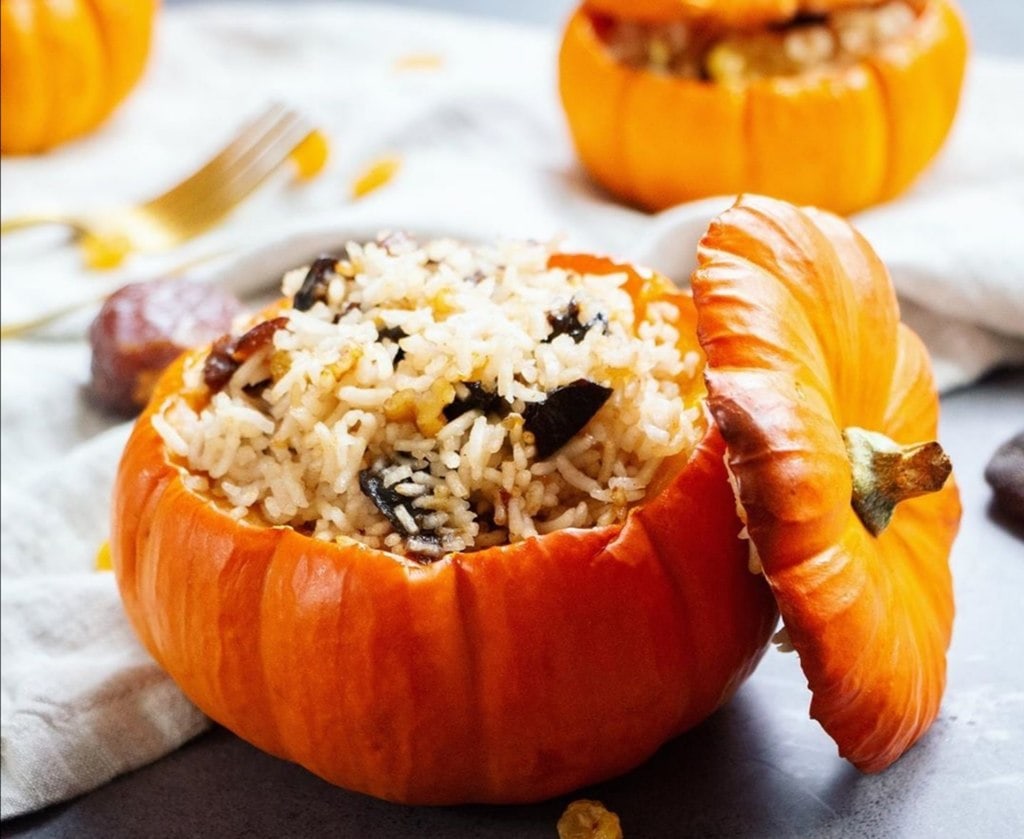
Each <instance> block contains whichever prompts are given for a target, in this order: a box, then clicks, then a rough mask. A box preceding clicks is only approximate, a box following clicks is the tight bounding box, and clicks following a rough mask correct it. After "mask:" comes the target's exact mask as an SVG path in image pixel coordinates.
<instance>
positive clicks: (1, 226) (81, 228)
mask: <svg viewBox="0 0 1024 839" xmlns="http://www.w3.org/2000/svg"><path fill="white" fill-rule="evenodd" d="M48 224H59V225H62V226H64V227H70V228H71V229H72V230H73V231H74V233H75V235H76V236H82V235H84V234H85V233H86V232H88V231H87V230H86V227H85V225H83V224H82V223H81V222H80V221H79V220H78V219H76V218H74V217H73V216H68V215H64V214H63V213H23V214H22V215H18V216H10V217H9V218H5V219H4V220H3V221H0V235H4V234H6V233H13V232H14V231H15V230H24V229H25V228H27V227H41V226H43V225H48Z"/></svg>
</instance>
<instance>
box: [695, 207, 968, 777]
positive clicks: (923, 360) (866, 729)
mask: <svg viewBox="0 0 1024 839" xmlns="http://www.w3.org/2000/svg"><path fill="white" fill-rule="evenodd" d="M698 265H699V267H698V269H697V271H696V272H695V273H694V275H693V289H694V297H695V300H696V303H697V307H698V312H699V315H698V333H699V335H700V339H701V343H702V345H703V347H704V349H705V351H706V353H707V357H708V367H707V370H706V380H707V383H708V391H709V393H708V404H709V406H710V409H711V411H712V414H713V416H714V418H715V421H716V423H717V425H718V427H719V428H720V429H721V432H722V434H723V436H724V437H725V439H726V442H727V445H728V451H729V456H728V459H729V466H730V469H731V471H732V473H733V475H734V476H735V479H736V482H737V486H738V496H739V500H740V502H741V504H742V506H743V509H744V511H745V514H746V517H747V521H748V529H749V533H750V537H751V540H752V542H753V544H754V545H755V547H756V549H757V552H758V555H759V557H760V561H761V564H762V566H763V569H764V575H765V577H766V578H767V580H768V582H769V584H770V585H771V587H772V591H773V592H774V593H775V597H776V599H777V601H778V603H779V608H780V611H781V613H782V617H783V621H784V623H785V626H786V628H787V629H788V634H789V637H790V640H791V641H792V644H793V646H794V648H795V649H796V651H797V652H798V653H799V655H800V662H801V665H802V667H803V670H804V673H805V675H806V676H807V680H808V684H809V686H810V689H811V692H812V695H813V699H812V702H811V714H812V716H813V717H815V718H816V719H817V720H818V721H819V722H820V723H821V724H822V726H823V727H824V728H825V729H826V731H828V733H829V734H830V735H831V736H832V737H833V738H834V739H835V740H836V742H837V743H838V745H839V751H840V754H842V755H843V756H844V757H847V758H848V759H849V760H851V761H852V762H853V763H854V764H855V765H857V766H858V767H859V768H861V769H862V770H864V771H868V772H872V771H878V770H880V769H884V768H885V767H886V766H888V765H889V764H890V763H892V762H893V761H894V760H896V758H898V757H899V756H900V755H901V754H903V752H904V751H905V750H906V749H907V748H909V747H910V745H912V744H913V743H914V742H915V741H916V740H917V739H918V738H919V737H920V736H921V735H922V734H923V733H924V731H925V730H927V728H928V726H929V725H930V724H931V722H932V721H933V720H934V718H935V716H936V714H937V712H938V707H939V702H940V700H941V697H942V693H943V689H944V684H945V670H946V659H945V652H946V649H947V647H948V645H949V640H950V634H951V629H952V621H953V597H952V585H951V580H950V573H949V565H948V557H949V551H950V547H951V544H952V542H953V538H954V536H955V535H956V531H957V526H958V522H959V516H960V505H959V496H958V493H957V489H956V485H955V483H954V482H953V481H952V480H948V481H945V478H946V475H947V474H948V471H949V470H948V463H945V462H944V459H943V457H941V456H939V457H937V458H936V457H934V456H933V455H935V454H936V452H935V449H936V448H937V446H936V445H935V444H933V445H932V446H931V447H928V449H927V450H919V451H918V453H916V454H915V453H914V452H911V461H910V462H909V463H907V462H906V461H900V460H898V459H897V460H896V464H897V467H896V468H897V470H903V472H904V474H905V477H906V478H907V482H908V483H910V484H914V486H913V487H911V489H913V490H914V491H917V490H920V491H927V490H929V489H931V490H933V489H936V488H937V487H938V486H941V487H942V488H941V489H940V490H939V491H938V492H934V493H933V494H930V495H924V496H922V497H916V498H909V500H904V501H902V503H899V504H898V506H896V507H895V510H894V511H891V512H892V517H891V520H889V521H888V522H887V524H886V523H885V522H884V521H878V522H874V523H872V522H871V521H868V520H869V519H870V518H871V517H870V515H869V514H868V513H865V512H861V513H860V514H858V512H857V511H856V510H855V509H854V506H851V503H850V499H851V496H853V499H854V505H857V504H858V503H859V502H860V501H861V500H863V499H862V498H861V497H860V490H859V489H857V487H856V482H855V480H854V478H855V475H856V474H857V473H858V472H860V471H862V470H863V469H864V468H865V466H866V467H867V471H868V472H869V473H870V472H871V468H870V464H865V461H866V460H867V459H866V458H864V457H862V456H861V455H862V454H863V452H859V451H858V449H859V446H858V445H851V444H850V443H849V441H850V440H861V441H864V440H867V441H868V442H865V443H864V445H865V446H867V448H869V449H870V448H871V447H872V446H873V445H874V444H873V443H872V442H870V441H871V440H872V439H875V438H872V437H871V436H870V435H865V434H864V433H863V431H860V429H865V430H867V431H868V432H871V434H874V435H883V436H884V437H885V438H889V439H890V440H892V441H895V442H896V443H899V444H901V445H909V444H914V443H918V442H921V441H931V440H934V439H935V436H936V432H937V423H938V398H937V396H936V392H935V388H934V384H933V382H932V377H931V370H930V366H929V361H928V356H927V352H926V350H925V349H924V346H923V345H922V344H921V342H920V340H919V339H918V338H917V337H916V336H915V335H914V334H913V333H912V332H911V331H910V330H909V329H907V328H906V327H905V326H903V325H902V324H900V323H899V320H898V309H897V305H896V301H895V297H894V295H893V291H892V286H891V284H890V282H889V278H888V274H887V272H886V270H885V267H884V266H883V265H882V263H881V262H880V261H879V260H878V258H877V257H876V256H875V254H874V253H873V252H872V250H871V248H870V246H869V245H868V244H867V243H866V242H865V241H864V240H863V239H862V238H861V237H860V236H859V235H858V234H857V233H856V232H855V231H853V230H852V228H850V227H849V226H848V225H846V224H845V223H844V222H842V221H841V220H839V219H837V218H836V217H834V216H831V215H829V214H827V213H823V212H820V211H815V210H810V209H807V210H798V209H796V208H794V207H791V206H789V205H786V204H784V203H782V202H778V201H772V200H769V199H763V198H750V197H748V198H745V199H742V200H741V201H740V202H738V203H737V205H736V206H735V207H734V208H732V209H731V210H729V211H727V212H726V213H724V214H723V215H722V216H720V217H719V218H718V219H716V220H715V221H714V222H713V223H712V224H711V227H710V228H709V230H708V232H707V234H706V235H705V237H704V238H703V240H702V241H701V243H700V247H699V250H698ZM844 433H845V435H846V438H847V439H844ZM921 451H923V452H924V456H922V454H921ZM853 461H855V462H853ZM909 466H917V467H918V469H917V471H911V470H910V469H909V468H908V467H909ZM876 471H878V470H877V469H876ZM881 477H882V478H885V477H886V476H885V475H882V476H881ZM943 481H945V483H944V485H943ZM884 483H885V481H883V484H884ZM905 489H906V488H904V489H903V490H899V491H898V492H896V493H895V494H896V495H904V496H906V495H912V494H913V492H907V491H904V490H905ZM892 500H893V501H897V500H899V498H893V499H892ZM862 515H863V516H865V520H862V518H861V516H862ZM876 532H877V535H876Z"/></svg>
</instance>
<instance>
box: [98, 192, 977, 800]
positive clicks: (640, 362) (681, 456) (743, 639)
mask: <svg viewBox="0 0 1024 839" xmlns="http://www.w3.org/2000/svg"><path fill="white" fill-rule="evenodd" d="M698 258H699V264H700V267H699V268H698V270H697V272H696V274H695V275H694V278H693V285H694V293H693V295H692V296H691V294H690V293H688V292H683V291H679V290H677V289H675V288H674V287H673V286H672V285H671V284H670V283H668V281H667V280H665V279H664V278H662V277H660V276H659V275H657V274H655V273H652V272H648V271H644V270H642V269H637V268H634V267H632V266H629V265H624V264H618V263H615V262H614V261H612V260H609V259H607V258H604V257H597V256H588V255H582V254H566V253H559V252H557V251H552V250H551V249H548V248H546V247H545V246H540V245H529V246H522V247H519V248H515V247H509V246H495V247H490V246H474V247H470V246H465V245H460V244H458V243H453V242H450V241H445V240H441V241H435V242H430V243H419V242H415V241H412V240H409V239H408V237H401V236H395V235H391V236H387V237H384V238H382V239H381V240H379V241H378V242H374V243H367V244H358V243H352V244H350V245H348V246H346V248H345V249H344V250H343V251H341V252H339V253H335V254H330V255H324V256H322V257H320V258H319V259H317V260H315V261H314V262H312V263H311V264H310V265H309V266H308V267H305V268H303V269H299V270H297V271H295V272H291V273H290V274H289V275H287V276H286V277H285V279H284V283H283V287H284V291H285V293H286V297H285V299H283V300H282V301H281V302H280V303H279V304H277V305H275V306H274V307H272V308H271V309H270V310H267V311H265V312H263V313H262V314H261V315H259V316H257V317H255V318H254V319H253V321H252V322H250V323H248V324H246V325H244V326H242V327H240V328H239V329H238V330H237V331H236V333H233V334H230V335H226V336H224V337H223V338H221V339H218V340H217V341H215V342H214V343H213V344H212V345H209V346H205V347H201V348H197V349H196V350H194V351H193V352H191V353H189V354H186V355H185V356H184V357H183V358H182V359H180V360H179V361H178V362H177V363H175V364H174V365H173V366H172V367H171V368H170V369H169V370H168V372H167V373H166V374H165V375H164V376H163V378H162V379H161V381H160V382H159V384H158V386H157V390H156V393H155V395H154V396H153V399H152V400H151V402H150V403H149V406H148V407H147V409H146V411H145V413H144V414H143V415H142V417H141V418H140V419H139V420H138V422H137V424H136V426H135V429H134V431H133V434H132V436H131V438H130V440H129V442H128V444H127V448H126V450H125V453H124V457H123V460H122V463H121V466H120V469H119V471H118V476H117V480H116V487H115V494H114V505H113V520H112V539H111V552H112V558H113V565H114V569H115V571H116V574H117V579H118V584H119V586H120V590H121V594H122V597H123V600H124V604H125V608H126V610H127V613H128V616H129V618H130V619H131V622H132V624H133V626H134V628H135V630H136V632H137V633H138V635H139V637H140V639H141V640H142V642H143V643H144V644H145V646H146V647H147V649H148V650H149V651H150V652H151V653H152V655H153V656H154V657H155V658H156V660H157V661H158V662H160V664H161V665H162V666H163V667H164V668H165V669H166V670H167V671H168V672H169V673H170V674H171V675H172V676H173V677H174V679H175V680H176V681H177V683H178V684H179V685H180V686H181V688H182V690H183V691H184V692H185V693H186V695H187V696H189V697H190V698H191V699H192V700H193V701H194V702H195V703H196V704H197V705H198V706H199V707H200V708H201V709H202V710H203V711H205V712H206V713H207V714H209V715H210V716H211V717H212V718H213V719H215V720H217V721H218V722H220V723H221V724H223V725H225V726H226V727H228V728H230V729H231V730H233V731H234V732H236V733H237V734H239V735H240V736H241V737H243V738H245V739H247V740H249V741H250V742H252V743H254V744H256V745H257V746H259V747H260V748H262V749H264V750H266V751H268V752H270V753H272V754H275V755H279V756H281V757H283V758H286V759H289V760H294V761H297V762H298V763H301V764H302V765H303V766H306V767H307V768H309V769H310V770H311V771H313V772H315V773H317V774H318V775H320V776H322V777H324V778H326V779H327V780H329V781H331V782H332V783H335V784H339V785H341V786H344V787H347V788H350V789H354V790H358V791H361V792H365V793H368V794H371V795H376V796H380V797H382V798H386V799H390V800H393V801H400V802H405V803H417V804H442V803H455V802H516V801H534V800H541V799H545V798H549V797H551V796H554V795H558V794H561V793H564V792H567V791H569V790H572V789H575V788H578V787H581V786H584V785H586V784H590V783H594V782H597V781H599V780H601V779H605V778H609V777H612V776H614V775H617V774H620V773H622V772H625V771H626V770H628V769H629V768H631V767H633V766H635V765H637V764H639V763H640V762H642V761H643V760H645V759H646V758H647V757H649V756H650V755H651V754H652V753H653V752H654V751H655V750H656V749H657V748H658V747H659V746H660V745H661V744H663V743H664V742H666V741H667V740H668V739H670V738H672V737H674V736H676V735H678V734H679V733H681V732H682V731H684V730H686V729H688V728H690V727H692V726H694V725H696V724H697V723H699V722H700V721H701V720H702V719H704V718H705V717H706V716H707V715H708V714H710V713H711V712H712V711H713V710H714V709H715V708H716V707H718V706H720V705H721V704H722V703H723V702H725V701H727V700H728V699H729V697H730V696H731V695H732V694H733V693H734V692H735V690H736V689H737V687H738V686H739V685H740V684H741V683H742V682H743V680H744V679H745V678H746V677H747V676H748V675H749V674H750V672H751V671H752V670H753V668H754V666H755V665H756V663H757V661H758V660H759V658H760V656H761V655H762V653H763V651H764V648H765V646H766V645H767V643H768V640H769V638H770V636H771V633H772V631H773V630H774V628H775V626H776V623H777V619H778V611H777V609H778V608H779V607H781V611H782V614H783V616H784V619H785V621H786V626H787V629H788V632H789V634H790V637H791V639H792V641H793V644H794V645H795V646H796V648H797V650H798V651H799V652H800V655H801V660H802V663H803V666H804V668H805V670H806V672H807V674H808V677H809V680H810V682H811V687H812V691H813V694H814V700H813V702H814V704H813V705H812V712H813V713H814V714H815V716H817V717H818V719H820V720H821V722H822V724H823V725H824V726H825V727H826V729H827V730H828V731H829V732H830V733H831V734H832V735H833V736H834V737H835V738H836V740H837V742H838V743H839V747H840V751H841V752H842V754H844V755H847V756H849V757H850V759H851V760H853V761H854V762H855V763H856V764H857V765H858V766H861V767H862V768H864V769H867V770H876V769H879V768H882V767H883V766H885V765H887V764H888V763H890V762H891V761H893V760H895V759H896V758H897V757H898V756H899V755H900V754H901V753H902V752H903V751H904V750H905V749H906V748H908V747H909V746H910V745H911V744H912V743H913V742H914V741H915V740H916V739H917V738H918V737H920V736H921V734H923V732H924V731H925V730H926V729H927V728H928V725H929V724H930V722H931V720H932V719H933V718H934V716H935V713H936V711H937V708H938V703H939V700H940V698H941V695H942V689H943V680H944V673H945V649H946V645H947V644H948V639H949V632H950V626H951V621H952V602H951V588H950V578H949V570H948V562H947V560H948V554H949V548H950V544H951V542H952V539H953V536H954V534H955V531H956V525H957V518H958V509H959V508H958V501H957V492H956V488H955V486H954V484H953V483H952V481H951V480H948V479H947V476H948V474H949V464H948V460H947V459H946V458H945V456H944V454H943V453H942V452H941V448H939V446H938V444H937V443H934V442H932V441H933V440H934V436H935V431H936V429H935V419H936V412H937V398H936V395H935V392H934V388H933V387H932V385H931V379H930V374H929V372H928V360H927V356H926V355H925V353H924V351H923V348H922V347H921V345H920V343H919V342H918V341H917V340H916V338H914V336H913V335H912V334H911V333H910V332H909V330H907V329H906V328H905V327H903V326H901V325H900V324H899V322H898V312H897V308H896V301H895V297H894V296H893V293H892V289H891V286H890V284H889V280H888V276H887V274H886V272H885V269H884V267H883V266H882V265H881V263H879V261H878V260H877V258H876V257H875V256H874V254H873V253H872V252H871V250H870V248H869V247H868V246H867V244H866V243H865V242H864V241H863V240H862V239H861V238H859V237H858V236H857V234H856V233H854V232H853V231H852V230H851V229H850V228H849V227H848V226H847V225H846V224H845V223H844V222H842V221H840V220H839V219H837V218H835V217H832V216H829V215H827V214H824V213H820V212H812V211H805V210H799V209H796V208H794V207H792V206H790V205H787V204H784V203H781V202H777V201H773V200H769V199H761V198H745V199H743V200H742V201H740V203H738V204H737V206H736V207H734V208H733V209H731V210H729V211H727V212H726V213H725V214H724V215H722V216H721V217H720V218H718V219H716V220H714V221H713V222H712V224H711V226H710V228H709V230H708V233H707V235H706V236H705V237H704V240H703V241H702V243H701V246H700V251H699V254H698ZM794 265H798V266H799V270H797V271H791V270H789V269H790V268H791V267H792V266H794ZM757 301H763V303H759V302H757ZM776 307H783V310H784V312H785V314H786V317H785V318H779V317H775V316H773V315H772V314H771V313H772V312H773V311H774V310H775V308H776ZM860 430H862V431H860ZM848 440H849V441H850V442H847V441H848ZM917 443H924V444H925V445H924V446H923V447H921V446H919V447H917V448H912V449H911V450H909V453H907V452H904V449H903V447H904V446H905V445H907V444H917ZM922 450H923V451H924V452H925V453H924V454H920V453H919V452H920V451H922ZM878 452H881V453H882V454H881V456H880V459H878V458H876V457H875V454H876V453H878ZM929 492H930V493H931V494H928V495H925V493H929ZM897 503H898V506H896V505H897ZM777 604H778V605H777ZM867 640H870V641H871V645H870V648H869V650H868V652H865V650H864V646H865V644H864V643H862V642H865V641H867Z"/></svg>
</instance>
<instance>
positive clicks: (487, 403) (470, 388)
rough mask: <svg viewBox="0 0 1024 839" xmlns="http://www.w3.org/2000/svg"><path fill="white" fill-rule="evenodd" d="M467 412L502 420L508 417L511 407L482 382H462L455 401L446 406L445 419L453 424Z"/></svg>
mask: <svg viewBox="0 0 1024 839" xmlns="http://www.w3.org/2000/svg"><path fill="white" fill-rule="evenodd" d="M467 411H480V412H481V413H483V414H493V415H495V416H497V417H499V418H501V417H505V416H507V415H508V411H509V405H508V402H506V401H505V400H504V399H502V398H501V397H500V396H499V395H498V394H497V393H494V392H493V391H490V390H488V389H487V388H485V387H484V386H483V385H482V384H480V382H462V384H460V385H459V390H458V391H456V396H455V401H454V402H449V403H448V404H447V405H445V406H444V418H445V419H446V420H448V422H451V421H452V420H454V419H458V418H459V417H461V416H462V415H463V414H464V413H466V412H467Z"/></svg>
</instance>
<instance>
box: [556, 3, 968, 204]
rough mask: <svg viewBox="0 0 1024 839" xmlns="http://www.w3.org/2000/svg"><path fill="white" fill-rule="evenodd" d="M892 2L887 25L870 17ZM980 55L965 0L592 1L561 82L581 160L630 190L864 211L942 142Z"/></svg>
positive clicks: (568, 37)
mask: <svg viewBox="0 0 1024 839" xmlns="http://www.w3.org/2000/svg"><path fill="white" fill-rule="evenodd" d="M893 7H898V8H899V9H902V10H903V11H902V12H900V13H899V14H898V15H897V16H898V17H899V18H900V20H901V23H900V26H901V28H900V29H899V31H898V32H896V33H895V34H891V35H885V34H884V30H885V27H883V26H881V24H876V23H872V20H871V17H870V16H871V15H872V14H877V15H883V14H890V13H891V12H890V11H887V10H891V8H893ZM873 9H874V11H873ZM858 16H860V17H858ZM908 16H909V20H908ZM837 21H841V22H842V27H841V28H840V24H839V23H837ZM865 21H866V22H865ZM872 27H874V29H872ZM876 29H881V30H883V31H882V33H881V34H878V39H879V41H878V43H874V42H870V39H869V40H868V41H865V40H864V39H865V38H868V35H867V34H865V33H873V32H875V30H876ZM622 32H625V33H627V34H626V35H625V36H623V37H626V38H627V39H632V41H633V42H638V43H639V47H638V48H636V49H634V48H633V47H629V48H628V49H627V47H624V46H623V44H622V40H621V38H618V36H617V35H616V33H622ZM876 34H877V33H876ZM871 37H875V35H871ZM858 39H859V40H858ZM844 43H845V44H847V45H848V47H843V46H842V45H843V44H844ZM627 46H628V41H627ZM635 46H636V44H635V43H634V47H635ZM624 50H625V52H624ZM638 50H639V52H638ZM674 50H678V52H673V51H674ZM808 50H811V51H812V52H811V53H810V54H808V52H807V51H808ZM627 52H628V53H629V55H627V54H626V53H627ZM808 56H810V57H808ZM966 56H967V38H966V32H965V27H964V23H963V20H962V17H961V15H960V13H959V11H958V9H957V6H956V5H955V2H954V0H906V2H896V3H892V2H890V3H888V4H879V3H877V2H873V0H863V2H855V0H831V2H829V0H816V2H803V0H742V2H714V0H643V2H639V3H632V2H630V3H623V2H620V1H619V0H587V2H586V3H584V4H583V6H581V7H580V8H579V9H578V10H577V11H576V12H575V14H574V15H573V16H572V18H571V19H570V21H569V24H568V26H567V28H566V31H565V34H564V38H563V41H562V46H561V51H560V57H559V88H560V92H561V99H562V104H563V107H564V110H565V113H566V116H567V118H568V124H569V128H570V130H571V133H572V137H573V140H574V143H575V146H576V149H577V151H578V153H579V156H580V159H581V161H582V162H583V164H584V166H585V167H586V168H587V169H588V170H589V172H590V173H591V175H592V176H593V177H594V178H595V179H596V180H597V181H599V182H600V183H601V184H603V185H604V186H605V187H606V188H608V189H609V190H610V191H611V192H613V193H615V194H616V195H617V196H619V197H620V198H622V199H624V200H626V201H629V202H632V203H635V204H638V205H640V206H642V207H645V208H648V209H652V210H660V209H663V208H665V207H667V206H670V205H672V204H676V203H679V202H682V201H688V200H691V199H695V198H700V197H705V196H709V195H717V194H733V193H739V192H744V191H749V192H759V193H764V194H768V195H774V196H776V197H779V198H784V199H787V200H789V201H792V202H795V203H798V204H811V205H815V206H820V207H824V208H826V209H830V210H833V211H835V212H839V213H850V212H853V211H855V210H858V209H861V208H864V207H867V206H869V205H872V204H875V203H878V202H881V201H885V200H887V199H889V198H892V197H893V196H896V195H898V194H899V193H900V192H902V191H903V190H905V189H906V188H907V187H908V185H909V184H910V183H911V182H912V181H913V180H914V179H915V178H916V177H917V176H918V175H919V174H920V173H921V171H922V170H923V169H924V168H925V167H926V166H927V164H928V163H929V161H931V160H932V158H933V157H934V156H935V155H936V154H937V152H938V151H939V149H940V147H941V146H942V144H943V141H944V140H945V137H946V135H947V133H948V131H949V128H950V126H951V124H952V122H953V118H954V116H955V114H956V110H957V104H958V100H959V94H960V89H961V84H962V80H963V72H964V66H965V62H966ZM805 58H806V61H805ZM812 58H813V60H812Z"/></svg>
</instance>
